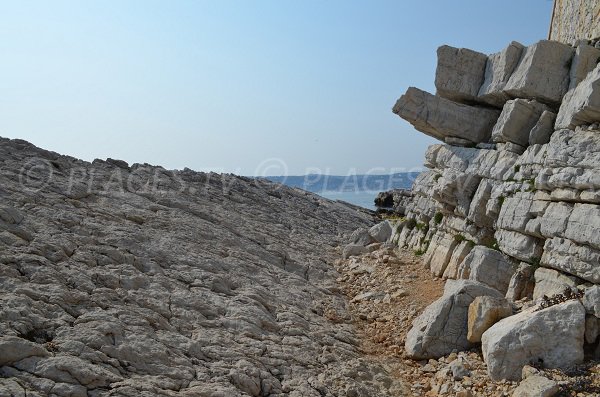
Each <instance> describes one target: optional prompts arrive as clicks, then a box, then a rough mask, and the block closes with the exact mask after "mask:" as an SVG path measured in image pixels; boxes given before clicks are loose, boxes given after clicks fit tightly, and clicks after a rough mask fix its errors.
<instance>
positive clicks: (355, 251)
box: [342, 244, 370, 259]
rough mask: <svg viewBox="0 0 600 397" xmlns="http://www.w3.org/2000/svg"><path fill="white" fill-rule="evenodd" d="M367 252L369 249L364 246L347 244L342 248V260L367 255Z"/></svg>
mask: <svg viewBox="0 0 600 397" xmlns="http://www.w3.org/2000/svg"><path fill="white" fill-rule="evenodd" d="M369 252H370V250H369V248H367V247H365V246H364V245H361V244H348V245H346V246H345V247H344V250H343V252H342V257H343V258H344V259H348V258H350V257H351V256H360V255H363V254H367V253H369Z"/></svg>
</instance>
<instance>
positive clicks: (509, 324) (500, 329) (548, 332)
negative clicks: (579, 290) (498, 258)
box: [481, 300, 585, 380]
mask: <svg viewBox="0 0 600 397" xmlns="http://www.w3.org/2000/svg"><path fill="white" fill-rule="evenodd" d="M533 310H534V309H533V308H532V309H528V310H525V311H523V312H521V313H518V314H515V315H514V316H510V317H507V318H505V319H503V320H501V321H499V322H497V323H496V324H494V325H493V326H492V327H491V328H489V329H488V330H487V331H486V332H485V333H484V334H483V336H482V338H481V343H482V350H483V358H484V360H485V362H486V363H487V365H488V374H489V376H490V377H491V378H492V379H494V380H498V379H509V380H519V379H520V378H521V369H522V368H523V366H525V365H527V364H530V363H539V364H543V366H544V367H546V368H566V367H569V366H571V365H573V364H577V363H580V362H581V361H583V339H584V332H585V309H584V308H583V305H582V304H581V303H580V302H579V301H577V300H572V301H567V302H565V303H561V304H558V305H554V306H551V307H548V308H546V309H543V310H539V311H533ZM524 335H526V336H527V337H523V336H524Z"/></svg>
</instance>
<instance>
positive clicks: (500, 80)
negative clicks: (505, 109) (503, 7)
mask: <svg viewBox="0 0 600 397" xmlns="http://www.w3.org/2000/svg"><path fill="white" fill-rule="evenodd" d="M524 48H525V46H524V45H522V44H520V43H518V42H516V41H513V42H512V43H510V44H509V45H508V47H506V48H505V49H504V50H502V51H501V52H498V53H496V54H492V55H490V56H489V58H488V60H487V64H486V67H485V79H484V82H483V84H482V85H481V88H480V89H479V98H478V99H479V100H481V101H483V102H485V103H488V104H490V105H492V106H497V107H502V106H503V105H504V102H506V101H507V100H508V98H509V97H508V95H507V94H506V93H505V92H504V87H505V86H506V83H508V80H509V79H510V76H511V75H512V73H513V71H514V70H515V68H516V67H517V64H518V63H519V59H520V58H521V53H522V52H523V49H524Z"/></svg>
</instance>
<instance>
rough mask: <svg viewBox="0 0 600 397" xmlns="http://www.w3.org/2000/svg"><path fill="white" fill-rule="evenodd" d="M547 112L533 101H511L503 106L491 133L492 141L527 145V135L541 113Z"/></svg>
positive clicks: (541, 105)
mask: <svg viewBox="0 0 600 397" xmlns="http://www.w3.org/2000/svg"><path fill="white" fill-rule="evenodd" d="M546 110H548V107H547V106H546V105H543V104H541V103H539V102H537V101H534V100H527V99H513V100H510V101H508V102H506V103H505V104H504V107H503V108H502V113H500V118H499V119H498V122H497V123H496V125H494V129H493V131H492V140H493V141H494V142H496V143H498V142H512V143H515V144H517V145H520V146H524V147H526V146H528V145H529V134H530V132H531V130H532V129H533V128H534V127H535V125H536V124H537V122H538V120H539V119H540V116H541V115H542V112H544V111H546Z"/></svg>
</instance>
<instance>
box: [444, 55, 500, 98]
mask: <svg viewBox="0 0 600 397" xmlns="http://www.w3.org/2000/svg"><path fill="white" fill-rule="evenodd" d="M437 57H438V61H437V68H436V71H435V87H436V88H437V95H439V96H441V97H444V98H447V99H450V100H453V101H456V102H465V101H466V102H473V101H474V100H475V98H476V97H477V94H478V92H479V87H481V84H482V83H483V79H484V73H485V67H486V62H487V58H488V57H487V55H485V54H482V53H479V52H475V51H472V50H469V49H466V48H454V47H450V46H447V45H444V46H441V47H439V48H438V49H437Z"/></svg>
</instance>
